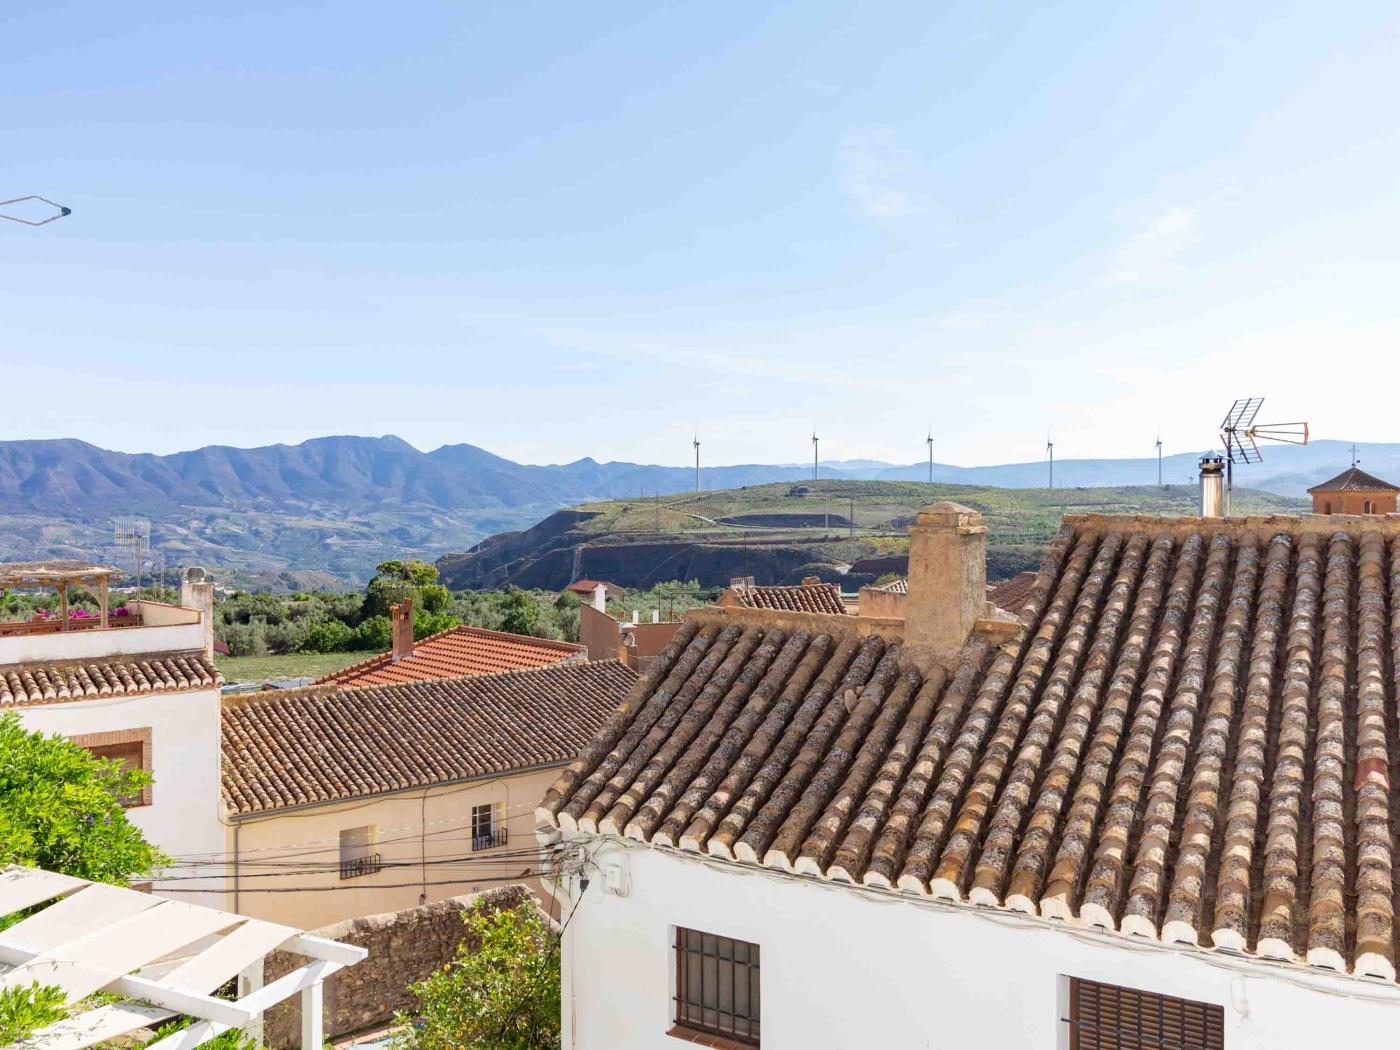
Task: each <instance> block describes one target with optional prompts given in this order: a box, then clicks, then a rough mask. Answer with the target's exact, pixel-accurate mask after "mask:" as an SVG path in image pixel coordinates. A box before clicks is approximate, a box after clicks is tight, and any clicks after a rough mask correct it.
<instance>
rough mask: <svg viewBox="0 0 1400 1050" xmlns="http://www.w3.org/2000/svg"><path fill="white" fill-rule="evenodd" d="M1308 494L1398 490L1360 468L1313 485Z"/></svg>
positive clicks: (1352, 468)
mask: <svg viewBox="0 0 1400 1050" xmlns="http://www.w3.org/2000/svg"><path fill="white" fill-rule="evenodd" d="M1308 492H1309V493H1313V492H1400V488H1397V487H1396V486H1394V485H1392V484H1391V483H1390V482H1388V481H1382V480H1381V479H1380V478H1378V477H1376V476H1375V475H1374V474H1367V473H1366V472H1365V471H1364V470H1362V469H1361V468H1360V467H1348V468H1347V469H1346V470H1344V471H1342V472H1341V473H1340V474H1338V475H1337V476H1336V477H1335V478H1333V479H1332V480H1331V481H1324V482H1323V483H1322V484H1321V485H1314V486H1313V487H1312V488H1310V489H1308Z"/></svg>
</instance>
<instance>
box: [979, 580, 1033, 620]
mask: <svg viewBox="0 0 1400 1050" xmlns="http://www.w3.org/2000/svg"><path fill="white" fill-rule="evenodd" d="M1034 586H1035V573H1034V572H1021V573H1017V574H1016V575H1015V576H1013V577H1011V579H1009V580H1002V582H1001V583H998V584H995V585H993V586H991V587H988V588H987V600H988V601H989V602H991V603H992V604H993V605H995V606H996V607H997V608H998V609H1002V610H1004V611H1006V612H1009V613H1012V614H1013V615H1014V614H1015V613H1018V612H1020V611H1021V606H1023V605H1025V604H1026V599H1027V598H1029V597H1030V593H1031V589H1032V588H1033V587H1034Z"/></svg>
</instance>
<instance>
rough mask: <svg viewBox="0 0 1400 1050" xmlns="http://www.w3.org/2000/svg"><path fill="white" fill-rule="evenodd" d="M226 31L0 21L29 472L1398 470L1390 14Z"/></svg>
mask: <svg viewBox="0 0 1400 1050" xmlns="http://www.w3.org/2000/svg"><path fill="white" fill-rule="evenodd" d="M201 6H211V7H212V6H214V5H190V4H188V3H180V4H174V3H169V4H166V3H143V4H137V5H112V4H105V3H80V4H63V3H51V4H47V5H29V7H30V11H29V13H28V14H18V15H17V14H15V13H14V12H7V14H6V36H7V39H8V41H9V43H8V44H7V48H6V55H5V57H4V58H3V59H0V112H3V113H4V115H5V120H4V127H5V137H4V141H5V146H4V156H5V160H4V164H3V165H0V189H3V190H7V191H10V192H5V193H0V197H8V196H15V195H19V194H21V193H43V194H45V195H46V196H50V197H52V198H54V199H56V200H60V201H63V202H65V203H67V204H69V205H71V206H72V207H73V209H74V214H73V215H72V216H71V217H70V218H68V219H65V220H63V221H61V222H57V223H53V224H51V225H49V226H45V227H43V228H41V229H38V230H31V229H29V228H26V227H23V226H18V225H14V224H0V225H3V227H4V228H3V229H0V317H3V318H4V323H3V325H0V386H5V387H11V388H12V390H13V391H17V392H20V395H21V396H19V397H13V396H7V397H6V398H5V406H6V408H5V411H4V413H3V414H0V438H28V437H59V436H76V437H82V438H86V439H88V440H91V441H94V442H95V443H97V444H101V445H104V446H107V447H113V448H120V449H125V450H132V451H160V452H166V451H172V450H176V449H182V448H191V447H197V446H199V445H204V444H210V443H216V442H218V443H223V442H226V443H232V444H240V445H249V444H263V443H268V442H274V441H289V442H290V441H299V440H302V439H305V438H307V437H312V436H316V435H320V434H327V433H365V434H382V433H395V434H398V435H400V436H402V437H404V438H406V439H407V440H409V441H410V442H412V443H413V444H415V445H417V446H419V447H421V448H425V449H427V448H433V447H436V446H437V445H440V444H443V443H449V442H457V441H468V442H471V443H473V444H478V445H481V446H483V447H486V448H489V449H491V450H493V451H496V452H499V453H501V454H503V455H507V456H510V457H512V458H515V459H520V460H525V461H530V462H559V461H565V460H571V459H574V458H578V457H580V456H584V455H592V456H594V457H596V458H599V459H636V460H643V461H648V462H674V463H683V462H686V461H688V459H689V457H690V439H691V431H692V427H694V426H696V425H698V426H699V428H700V435H701V439H702V440H703V441H704V442H705V458H706V460H707V462H711V463H720V462H755V461H761V462H775V461H792V460H802V459H804V458H805V456H806V455H807V454H808V453H809V451H810V446H809V444H808V438H809V434H810V432H811V430H812V428H813V426H815V427H816V428H817V429H818V430H819V431H820V433H821V435H822V438H823V444H822V451H823V457H824V458H827V457H828V456H829V457H830V458H856V457H862V458H863V457H878V458H884V459H893V460H899V461H914V460H918V459H920V458H922V456H923V454H924V449H923V438H924V436H925V433H926V431H927V430H928V428H930V426H931V427H932V431H933V434H934V437H935V439H936V441H937V446H936V454H937V456H938V458H939V459H940V460H942V461H946V462H953V463H964V464H974V463H990V462H1000V461H1008V460H1028V459H1036V458H1039V457H1040V456H1042V455H1043V446H1044V442H1045V437H1046V434H1047V431H1049V432H1053V435H1054V439H1055V442H1056V454H1057V457H1064V458H1070V457H1079V456H1095V455H1138V454H1141V455H1148V454H1151V450H1152V442H1153V439H1154V437H1155V436H1156V432H1157V427H1158V426H1159V424H1160V426H1161V428H1162V434H1163V439H1164V441H1165V442H1166V447H1167V450H1168V452H1172V451H1180V450H1190V449H1198V448H1203V447H1206V446H1208V445H1209V444H1210V443H1211V441H1212V437H1213V432H1214V426H1215V424H1216V423H1217V422H1218V420H1219V417H1220V416H1221V415H1222V414H1223V411H1224V409H1225V407H1226V406H1227V405H1228V403H1229V402H1230V401H1231V400H1232V399H1233V398H1234V397H1236V396H1241V395H1244V394H1262V395H1266V396H1267V397H1268V398H1269V399H1270V400H1269V406H1268V408H1266V410H1265V413H1264V415H1265V416H1267V417H1269V418H1276V419H1280V420H1292V419H1297V418H1308V419H1309V420H1310V421H1311V422H1312V423H1313V432H1314V434H1315V435H1316V436H1318V437H1337V438H1347V439H1354V440H1368V441H1372V440H1375V441H1378V440H1400V431H1397V429H1396V427H1395V424H1394V423H1393V422H1392V419H1393V411H1392V406H1393V403H1394V396H1395V395H1394V389H1395V381H1396V378H1397V376H1400V363H1397V357H1396V350H1397V346H1400V297H1397V295H1396V288H1397V287H1400V247H1397V246H1400V179H1398V178H1397V171H1400V111H1397V107H1396V105H1395V99H1396V98H1398V97H1400V63H1397V62H1396V60H1395V56H1396V54H1397V53H1400V50H1398V49H1397V45H1400V9H1397V8H1396V6H1395V5H1394V4H1393V3H1374V4H1369V3H1352V4H1347V5H1336V4H1322V3H1314V4H1303V5H1288V4H1279V3H1268V4H1264V3H1258V4H1250V3H1239V4H1200V5H1193V4H1187V3H1179V4H1157V5H1146V4H1138V5H1134V6H1132V7H1128V6H1127V5H1121V4H1101V5H1091V4H1073V5H1062V6H1058V7H1055V6H1051V5H1028V4H1010V5H998V6H999V7H1000V10H992V8H993V6H994V5H987V4H976V3H969V4H928V3H913V2H911V3H886V4H880V3H864V4H859V5H857V4H836V3H824V2H820V0H806V2H803V3H790V4H765V3H756V2H749V3H743V4H673V5H665V4H650V5H637V4H592V5H583V4H562V3H554V4H542V3H541V4H529V3H510V4H500V5H494V4H489V3H446V2H444V3H412V2H409V3H401V4H398V5H387V6H386V5H383V4H368V3H352V2H337V3H326V4H321V5H314V4H297V5H289V4H270V3H248V2H245V3H241V4H238V5H227V6H236V7H237V10H236V11H233V12H229V13H206V12H203V11H200V10H198V8H199V7H201ZM1378 386H1379V387H1380V388H1381V389H1380V390H1379V391H1378V393H1377V395H1376V396H1377V398H1378V400H1379V401H1380V405H1381V408H1382V411H1375V412H1372V411H1363V410H1358V409H1357V407H1356V401H1355V397H1356V395H1357V394H1358V392H1359V393H1361V394H1362V395H1364V394H1365V393H1366V392H1367V390H1368V388H1369V389H1376V388H1377V387H1378ZM30 391H33V392H34V393H33V394H32V396H31V394H30V393H29V392H30Z"/></svg>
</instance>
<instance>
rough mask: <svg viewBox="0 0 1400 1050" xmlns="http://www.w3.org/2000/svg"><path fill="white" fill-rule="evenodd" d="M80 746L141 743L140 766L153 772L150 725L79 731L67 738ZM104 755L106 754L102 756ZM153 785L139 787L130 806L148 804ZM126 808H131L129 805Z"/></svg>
mask: <svg viewBox="0 0 1400 1050" xmlns="http://www.w3.org/2000/svg"><path fill="white" fill-rule="evenodd" d="M68 739H69V740H71V741H72V742H73V743H75V744H77V745H78V746H79V747H81V748H86V749H87V750H88V751H93V752H97V753H99V754H100V751H99V749H101V748H110V747H118V746H120V745H122V744H140V745H141V768H142V769H144V770H145V771H146V772H147V773H153V772H155V770H154V768H153V767H152V765H151V727H150V726H142V727H141V728H139V729H113V730H110V731H109V732H106V733H81V734H79V735H78V736H70V737H69V738H68ZM103 757H106V756H103ZM152 791H153V786H152V785H151V784H147V785H146V786H145V787H144V788H142V789H141V798H140V800H139V801H136V802H132V803H131V806H149V805H150V804H151V796H152ZM128 808H131V807H130V806H129V807H128Z"/></svg>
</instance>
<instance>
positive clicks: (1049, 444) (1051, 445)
mask: <svg viewBox="0 0 1400 1050" xmlns="http://www.w3.org/2000/svg"><path fill="white" fill-rule="evenodd" d="M1045 453H1046V455H1048V456H1049V457H1050V487H1051V488H1052V489H1053V488H1054V487H1055V442H1053V441H1051V440H1050V435H1049V434H1046V435H1045Z"/></svg>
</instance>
